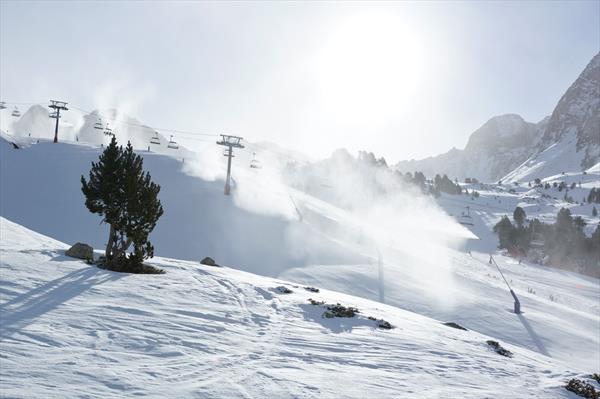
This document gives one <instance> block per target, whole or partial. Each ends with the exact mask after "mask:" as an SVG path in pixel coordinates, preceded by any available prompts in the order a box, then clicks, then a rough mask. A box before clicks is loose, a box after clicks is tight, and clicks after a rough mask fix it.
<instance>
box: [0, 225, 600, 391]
mask: <svg viewBox="0 0 600 399" xmlns="http://www.w3.org/2000/svg"><path fill="white" fill-rule="evenodd" d="M173 233H174V235H176V234H177V232H173ZM0 235H1V236H2V241H1V242H0V267H1V268H2V270H3V273H2V279H0V289H1V290H2V296H1V297H0V305H1V307H2V324H1V328H0V342H1V343H2V366H3V367H0V380H1V381H2V393H3V396H6V397H15V398H16V397H27V398H48V397H60V398H75V397H88V398H107V397H130V396H140V397H202V398H254V397H267V398H292V397H294V398H340V397H343V398H364V397H382V398H385V397H406V398H422V397H448V398H481V397H514V398H517V397H544V398H566V397H571V396H568V395H569V394H568V392H567V391H566V390H565V389H564V387H563V386H564V384H565V381H566V380H568V379H569V378H573V377H578V378H586V373H587V374H589V370H584V369H583V368H579V367H571V366H569V365H566V364H564V363H562V362H561V361H557V360H555V359H552V358H551V357H549V356H544V355H542V354H540V353H535V352H534V351H531V350H528V349H525V348H521V347H518V346H513V345H510V344H506V343H505V342H504V341H500V344H501V345H503V346H504V347H506V348H507V349H508V350H510V351H511V352H512V357H510V358H509V357H504V356H500V355H499V354H498V353H496V352H495V351H494V350H492V348H491V347H490V346H489V345H488V344H486V342H487V341H488V340H498V338H496V337H494V336H491V337H490V336H488V335H484V334H480V333H478V332H475V331H463V330H459V329H455V328H450V327H448V326H445V325H443V324H442V322H441V321H439V320H435V319H432V318H429V317H425V316H422V315H419V314H416V313H412V312H410V311H406V310H403V309H400V308H397V307H392V306H387V305H384V304H381V303H378V302H373V301H370V300H367V299H363V298H358V297H356V296H352V295H345V294H342V293H339V292H335V291H329V290H323V289H322V288H321V289H320V291H319V292H311V291H308V290H306V289H305V288H304V287H303V286H301V285H298V284H294V283H291V282H288V281H282V280H279V279H273V278H269V277H261V276H257V275H253V274H250V273H245V272H241V271H238V270H235V269H231V268H228V267H212V266H204V265H201V264H199V263H198V262H190V261H181V260H175V259H168V258H158V257H157V258H154V259H153V260H151V261H150V263H151V264H152V265H155V266H156V267H160V268H162V269H164V270H165V271H166V274H164V275H130V274H124V273H116V272H111V271H107V270H102V269H99V268H98V267H96V266H93V265H88V264H86V263H85V262H83V261H81V260H77V259H73V258H69V257H67V256H65V254H64V251H65V249H67V248H68V247H69V246H68V245H66V244H64V243H62V242H60V241H57V240H54V239H52V238H49V237H46V236H43V235H41V234H38V233H35V232H33V231H31V230H28V229H26V228H24V227H22V226H20V225H18V224H16V223H12V222H10V221H9V220H6V219H4V218H0ZM555 277H557V278H560V276H558V275H556V276H555ZM568 281H569V280H568V279H565V277H563V278H562V279H560V280H558V281H557V285H556V286H557V287H561V286H562V285H563V284H562V283H565V282H568ZM559 282H562V283H559ZM532 284H535V282H532ZM583 284H584V285H585V287H584V289H586V290H587V289H590V288H589V287H588V284H586V283H585V282H584V283H583ZM534 286H535V285H534ZM280 287H285V288H287V289H290V290H291V291H290V292H288V293H284V291H283V290H282V289H281V288H280ZM579 292H580V293H581V292H583V290H582V289H580V290H579ZM309 298H312V299H314V300H315V301H324V302H325V303H326V304H335V303H340V304H341V305H344V306H352V307H356V308H357V309H358V310H359V312H360V313H358V315H356V316H354V317H352V318H341V317H334V318H326V317H324V316H323V313H324V311H325V309H324V307H323V305H320V304H314V305H313V304H310V302H309ZM580 311H581V310H580ZM483 313H485V310H484V312H483ZM471 316H473V317H481V315H476V314H471ZM369 317H372V318H374V319H369ZM521 317H522V318H523V319H524V320H525V322H526V319H525V317H527V318H529V317H530V316H529V315H528V314H525V316H523V315H522V316H521ZM488 318H489V319H490V321H492V322H494V323H495V325H496V330H495V331H498V330H502V329H505V328H506V327H505V320H506V319H508V318H512V319H517V317H516V316H515V315H511V314H510V313H509V312H507V311H505V310H504V309H502V310H500V311H499V313H498V314H497V315H494V317H488ZM375 319H384V320H386V321H388V322H390V323H391V324H392V326H394V327H395V328H393V329H391V330H386V329H381V328H377V321H376V320H375ZM558 324H560V325H561V326H562V327H561V328H562V329H564V330H565V331H570V330H573V331H574V330H575V329H576V326H574V325H573V326H570V325H569V324H568V323H566V322H565V323H558ZM526 326H527V327H528V328H530V329H531V328H535V327H530V326H529V325H528V324H527V325H526ZM520 330H525V328H524V327H521V328H520ZM574 332H575V331H574ZM575 333H576V332H575ZM588 334H590V335H591V336H594V332H593V331H589V332H588ZM559 338H560V337H555V339H559ZM540 344H542V343H540ZM571 344H572V345H575V346H577V345H581V342H580V341H573V342H571ZM542 345H543V344H542ZM588 349H589V350H594V348H593V347H589V348H588ZM591 356H593V355H592V354H590V356H588V357H591ZM590 370H593V371H595V370H596V369H592V368H590ZM589 381H590V382H592V383H593V381H592V380H591V379H589ZM573 397H574V396H573Z"/></svg>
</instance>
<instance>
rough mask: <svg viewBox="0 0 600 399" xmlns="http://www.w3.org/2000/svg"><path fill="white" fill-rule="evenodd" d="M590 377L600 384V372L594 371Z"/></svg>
mask: <svg viewBox="0 0 600 399" xmlns="http://www.w3.org/2000/svg"><path fill="white" fill-rule="evenodd" d="M590 378H591V379H592V380H595V381H596V382H597V383H598V384H600V374H598V373H594V374H592V375H590Z"/></svg>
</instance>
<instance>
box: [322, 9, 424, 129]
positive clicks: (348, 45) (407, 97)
mask: <svg viewBox="0 0 600 399" xmlns="http://www.w3.org/2000/svg"><path fill="white" fill-rule="evenodd" d="M423 55H424V54H423V49H422V46H421V43H420V38H419V37H417V34H416V32H415V31H414V30H413V29H411V27H410V26H408V25H406V24H404V23H403V21H402V19H400V18H398V16H388V15H381V14H377V15H356V16H352V17H349V18H348V19H347V20H345V21H344V22H343V23H342V24H341V25H339V26H338V27H337V29H335V30H334V32H333V33H332V34H331V35H330V36H329V37H328V38H327V39H326V40H325V41H324V43H323V47H322V49H321V51H320V52H319V54H318V57H317V58H316V61H315V67H316V68H315V72H316V76H317V84H318V91H319V94H320V100H321V102H322V104H321V106H322V107H323V108H324V110H327V111H328V112H333V113H335V114H336V117H337V118H343V119H347V118H350V119H351V120H354V121H360V122H361V123H371V122H372V121H374V120H380V119H381V118H387V117H389V116H391V115H393V114H394V113H398V111H399V110H400V109H401V107H403V106H406V105H407V104H408V103H409V102H410V101H411V99H413V100H414V96H415V95H416V93H417V89H418V87H419V84H420V82H421V78H422V68H423Z"/></svg>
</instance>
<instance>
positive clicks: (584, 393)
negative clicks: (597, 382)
mask: <svg viewBox="0 0 600 399" xmlns="http://www.w3.org/2000/svg"><path fill="white" fill-rule="evenodd" d="M565 388H566V389H567V391H571V392H573V393H575V394H576V395H579V396H581V397H582V398H587V399H598V398H600V392H599V391H597V390H596V388H594V386H593V385H592V384H589V383H587V382H585V381H582V380H579V379H577V378H571V379H570V380H569V382H568V383H567V385H565Z"/></svg>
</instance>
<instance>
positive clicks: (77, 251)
mask: <svg viewBox="0 0 600 399" xmlns="http://www.w3.org/2000/svg"><path fill="white" fill-rule="evenodd" d="M65 255H67V256H70V257H71V258H77V259H85V260H88V261H91V260H93V259H94V248H92V247H90V246H89V245H87V244H84V243H82V242H78V243H77V244H75V245H73V246H72V247H71V248H69V249H67V251H66V252H65Z"/></svg>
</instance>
